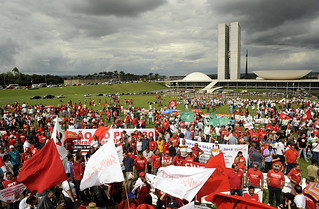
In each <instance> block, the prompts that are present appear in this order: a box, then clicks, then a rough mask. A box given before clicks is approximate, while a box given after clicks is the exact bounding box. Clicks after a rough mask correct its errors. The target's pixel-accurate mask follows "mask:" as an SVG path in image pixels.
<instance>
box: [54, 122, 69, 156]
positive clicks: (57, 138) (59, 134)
mask: <svg viewBox="0 0 319 209" xmlns="http://www.w3.org/2000/svg"><path fill="white" fill-rule="evenodd" d="M54 121H55V125H54V129H53V131H52V135H51V139H53V141H54V144H55V146H56V149H57V150H58V152H59V155H60V159H61V160H62V159H63V158H65V157H66V156H67V155H68V151H67V150H66V149H65V147H64V138H65V137H64V132H63V131H62V128H61V127H60V124H59V118H58V117H57V118H56V119H54Z"/></svg>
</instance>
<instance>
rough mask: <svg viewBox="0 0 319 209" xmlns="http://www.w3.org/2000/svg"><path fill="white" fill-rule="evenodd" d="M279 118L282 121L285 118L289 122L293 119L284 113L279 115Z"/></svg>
mask: <svg viewBox="0 0 319 209" xmlns="http://www.w3.org/2000/svg"><path fill="white" fill-rule="evenodd" d="M279 118H280V119H281V120H283V119H284V118H286V119H287V120H289V119H291V118H290V117H289V116H288V115H286V114H285V113H284V112H281V113H280V115H279Z"/></svg>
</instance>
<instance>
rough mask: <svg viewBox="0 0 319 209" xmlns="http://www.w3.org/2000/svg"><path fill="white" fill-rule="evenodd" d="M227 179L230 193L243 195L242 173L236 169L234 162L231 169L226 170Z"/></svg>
mask: <svg viewBox="0 0 319 209" xmlns="http://www.w3.org/2000/svg"><path fill="white" fill-rule="evenodd" d="M228 181H229V186H230V194H231V195H235V194H236V193H237V195H238V196H243V187H244V174H243V172H242V171H241V170H239V169H238V166H237V165H236V164H233V165H232V170H230V171H228Z"/></svg>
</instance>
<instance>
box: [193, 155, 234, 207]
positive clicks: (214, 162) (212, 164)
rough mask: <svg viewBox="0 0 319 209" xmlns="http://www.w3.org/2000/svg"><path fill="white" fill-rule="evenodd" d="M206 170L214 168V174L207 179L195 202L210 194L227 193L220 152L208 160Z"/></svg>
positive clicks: (226, 177)
mask: <svg viewBox="0 0 319 209" xmlns="http://www.w3.org/2000/svg"><path fill="white" fill-rule="evenodd" d="M205 167H206V168H216V170H215V171H214V173H213V174H212V175H211V176H210V178H208V180H207V181H206V183H205V184H204V186H203V187H202V188H201V189H200V190H199V192H198V193H197V200H198V201H200V200H201V198H202V197H204V196H205V195H208V194H210V193H212V192H213V193H217V192H229V191H230V190H229V181H228V176H227V170H226V164H225V160H224V154H223V153H222V152H221V153H219V154H218V155H216V156H215V157H213V158H211V159H209V160H208V161H207V163H206V166H205Z"/></svg>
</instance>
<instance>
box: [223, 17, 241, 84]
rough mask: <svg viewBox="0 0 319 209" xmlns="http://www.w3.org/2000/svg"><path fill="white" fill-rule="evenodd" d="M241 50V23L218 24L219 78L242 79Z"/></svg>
mask: <svg viewBox="0 0 319 209" xmlns="http://www.w3.org/2000/svg"><path fill="white" fill-rule="evenodd" d="M240 50H241V32H240V25H239V23H238V22H232V23H230V25H228V24H225V23H221V24H218V80H226V79H230V80H237V79H240Z"/></svg>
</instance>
